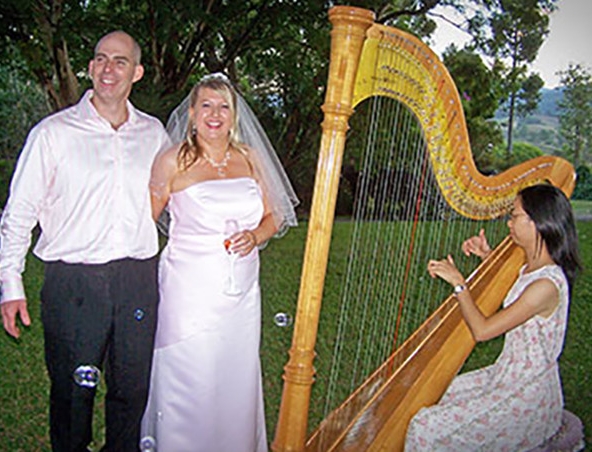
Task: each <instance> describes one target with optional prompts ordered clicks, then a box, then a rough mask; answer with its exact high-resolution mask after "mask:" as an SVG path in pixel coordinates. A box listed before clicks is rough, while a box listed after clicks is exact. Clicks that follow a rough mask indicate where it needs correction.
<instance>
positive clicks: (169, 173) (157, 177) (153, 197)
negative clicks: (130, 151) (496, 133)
mask: <svg viewBox="0 0 592 452" xmlns="http://www.w3.org/2000/svg"><path fill="white" fill-rule="evenodd" d="M178 148H179V146H178V145H177V146H174V147H172V148H169V149H167V150H166V151H162V152H159V153H158V154H157V155H156V158H155V159H154V163H153V164H152V172H151V175H150V203H151V206H152V218H153V219H154V221H156V220H158V217H160V214H161V213H162V211H163V209H164V208H165V206H166V205H167V203H168V202H169V198H170V196H171V185H172V182H173V179H174V178H175V176H176V175H177V172H178V165H177V151H178Z"/></svg>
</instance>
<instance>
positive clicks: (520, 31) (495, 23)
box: [477, 0, 556, 154]
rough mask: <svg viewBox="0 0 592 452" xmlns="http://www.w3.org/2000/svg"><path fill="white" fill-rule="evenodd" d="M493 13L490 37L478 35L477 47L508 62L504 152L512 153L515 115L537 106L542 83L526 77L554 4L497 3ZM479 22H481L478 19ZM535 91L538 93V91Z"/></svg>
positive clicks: (529, 0) (543, 0)
mask: <svg viewBox="0 0 592 452" xmlns="http://www.w3.org/2000/svg"><path fill="white" fill-rule="evenodd" d="M495 3H496V4H497V5H496V6H497V7H496V10H495V11H494V12H493V14H492V15H491V17H490V18H489V19H488V22H489V25H490V30H491V35H490V36H488V35H487V34H486V31H485V30H484V31H482V32H479V31H477V45H478V46H479V47H480V48H481V49H483V50H484V51H485V53H486V55H488V56H490V57H492V58H494V59H497V60H501V61H504V62H507V67H506V70H505V73H504V78H503V80H504V91H505V92H506V95H507V96H506V99H507V101H506V104H505V106H506V108H507V110H508V130H507V151H508V154H511V153H512V131H513V127H514V120H515V116H516V115H526V114H527V113H528V112H530V111H533V110H534V109H535V108H536V105H537V103H538V91H539V90H540V88H542V83H541V82H542V80H541V79H540V77H538V75H533V76H530V77H529V76H528V75H527V70H528V65H529V64H530V63H532V62H533V61H534V59H535V58H536V56H537V53H538V51H539V48H540V47H541V45H542V43H543V41H544V39H545V37H546V36H547V34H548V32H549V16H548V15H549V13H550V12H551V11H553V10H554V8H555V3H556V0H497V1H496V2H495ZM480 19H481V21H482V20H483V18H482V17H481V18H480ZM537 87H538V89H537Z"/></svg>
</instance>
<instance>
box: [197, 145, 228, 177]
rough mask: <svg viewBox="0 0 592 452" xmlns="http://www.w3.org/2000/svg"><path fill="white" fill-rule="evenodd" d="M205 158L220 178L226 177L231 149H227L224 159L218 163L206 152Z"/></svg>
mask: <svg viewBox="0 0 592 452" xmlns="http://www.w3.org/2000/svg"><path fill="white" fill-rule="evenodd" d="M203 156H204V158H205V159H206V162H208V163H209V164H210V166H211V167H212V168H214V169H215V170H216V171H217V172H218V176H219V177H226V167H227V166H228V160H230V149H226V153H225V154H224V158H223V159H222V160H221V161H220V162H217V161H216V160H214V159H213V158H211V157H210V156H209V155H208V154H206V153H205V152H204V154H203Z"/></svg>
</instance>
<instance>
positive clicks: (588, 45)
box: [432, 0, 592, 88]
mask: <svg viewBox="0 0 592 452" xmlns="http://www.w3.org/2000/svg"><path fill="white" fill-rule="evenodd" d="M557 6H558V9H557V10H556V11H554V12H553V13H552V14H551V16H550V23H549V30H550V32H549V34H548V35H547V38H546V40H545V42H544V43H543V45H542V46H541V48H540V49H539V53H538V56H537V59H536V60H535V61H534V63H533V64H532V66H531V67H530V70H531V71H533V72H538V73H539V75H540V76H541V78H542V79H543V80H544V81H545V88H555V87H557V86H559V79H560V77H559V76H558V75H556V72H557V71H564V70H566V69H567V68H568V66H569V64H570V63H579V64H581V65H582V66H583V67H584V68H586V69H587V70H588V71H589V72H592V24H591V23H590V19H591V18H592V0H559V1H558V2H557ZM444 14H445V15H446V16H449V13H446V12H444ZM438 23H439V25H438V31H437V32H436V36H435V38H434V45H433V46H432V48H433V50H434V51H435V52H436V53H437V54H438V55H441V54H442V51H443V50H444V49H445V48H446V47H447V46H448V44H449V43H450V42H452V41H454V42H456V43H457V46H458V47H462V44H463V42H464V41H465V40H466V37H465V36H464V35H463V34H462V33H461V32H458V31H456V30H455V29H454V27H452V26H451V25H448V24H446V23H445V22H443V21H438Z"/></svg>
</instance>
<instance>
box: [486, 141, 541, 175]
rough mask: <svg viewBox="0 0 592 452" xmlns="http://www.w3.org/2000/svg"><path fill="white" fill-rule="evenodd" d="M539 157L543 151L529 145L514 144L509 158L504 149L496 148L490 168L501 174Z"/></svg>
mask: <svg viewBox="0 0 592 452" xmlns="http://www.w3.org/2000/svg"><path fill="white" fill-rule="evenodd" d="M541 155H543V151H541V150H540V149H539V148H538V147H536V146H534V145H532V144H530V143H522V142H517V143H515V145H514V151H513V152H512V154H511V155H510V156H509V157H508V154H507V152H506V149H505V148H503V147H500V146H497V147H495V148H494V149H493V157H492V167H493V168H494V172H501V171H504V170H506V169H508V168H511V167H513V166H516V165H518V164H519V163H522V162H525V161H527V160H530V159H533V158H535V157H540V156H541Z"/></svg>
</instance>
